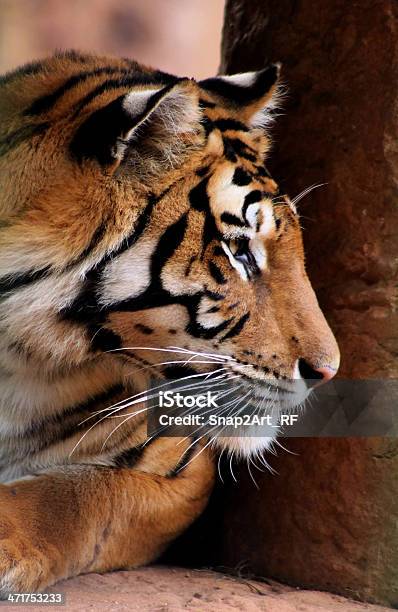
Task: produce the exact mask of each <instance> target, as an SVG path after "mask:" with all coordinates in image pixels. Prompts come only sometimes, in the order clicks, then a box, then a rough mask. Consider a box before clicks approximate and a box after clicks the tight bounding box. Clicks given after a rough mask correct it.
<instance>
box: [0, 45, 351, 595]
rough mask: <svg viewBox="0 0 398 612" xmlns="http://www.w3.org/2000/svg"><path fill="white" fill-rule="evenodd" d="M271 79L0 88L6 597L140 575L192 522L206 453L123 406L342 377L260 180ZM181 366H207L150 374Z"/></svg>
mask: <svg viewBox="0 0 398 612" xmlns="http://www.w3.org/2000/svg"><path fill="white" fill-rule="evenodd" d="M278 74H279V67H278V66H271V67H269V68H268V69H265V70H264V71H260V72H259V73H248V74H247V75H238V76H236V77H218V78H214V79H208V80H206V81H203V82H202V83H197V82H195V81H194V80H192V79H187V78H177V77H175V76H172V75H169V74H165V73H162V72H159V71H155V70H152V69H150V68H146V67H143V66H141V65H139V64H137V63H135V62H133V61H131V60H126V59H120V60H119V59H113V58H102V57H95V56H89V55H81V54H78V53H75V52H68V53H63V54H58V55H55V56H54V57H52V58H49V59H48V60H44V61H43V62H38V63H34V64H30V65H28V66H25V67H23V68H21V69H20V70H17V71H15V72H13V73H10V74H8V75H5V76H4V77H3V78H2V79H0V109H1V116H2V121H1V122H0V180H1V184H2V190H1V193H0V388H1V397H0V477H1V479H2V481H3V482H7V483H8V484H4V485H2V488H1V489H0V525H3V523H4V526H5V527H4V533H5V535H4V536H2V535H1V534H0V538H2V539H0V590H2V592H3V593H6V592H7V591H9V590H13V591H24V590H25V591H27V590H36V589H41V588H44V587H46V586H47V585H48V584H50V583H52V582H55V581H56V580H58V579H60V578H63V577H67V576H70V575H75V574H78V573H82V572H85V571H92V570H95V571H106V570H109V569H112V568H115V567H130V566H133V565H137V564H140V563H145V562H148V561H150V560H151V559H153V558H154V557H156V556H157V555H158V554H159V553H160V552H161V550H163V549H164V547H165V546H166V545H167V543H168V542H170V541H171V540H172V539H173V538H174V537H175V536H176V535H177V534H178V533H180V532H181V531H182V530H183V529H184V528H186V526H187V525H189V523H190V522H192V521H193V520H194V518H195V517H196V516H197V515H198V514H199V513H200V512H201V510H202V509H203V507H204V505H205V503H206V500H207V496H208V494H209V492H210V489H211V485H212V481H213V454H212V453H213V451H209V447H208V446H207V443H206V439H202V440H197V441H195V440H189V439H188V440H180V444H179V445H177V444H176V441H178V439H176V438H160V437H154V438H152V439H150V440H148V439H147V431H146V413H145V411H144V402H141V404H138V408H137V405H134V410H135V411H137V414H136V415H135V416H131V411H132V408H131V406H127V405H126V406H125V404H123V400H125V399H126V398H128V397H130V396H131V395H132V394H135V393H140V392H144V391H145V390H146V389H147V388H148V384H149V378H150V377H151V376H152V375H156V376H157V377H158V378H159V379H160V380H167V379H168V378H170V377H172V376H177V375H181V376H184V375H185V376H194V377H195V376H199V377H200V376H201V375H206V376H207V375H209V376H210V379H209V380H210V382H211V381H212V380H213V379H212V376H215V374H216V370H217V369H221V368H220V363H221V364H222V366H223V371H224V372H225V373H226V375H228V376H229V375H233V376H237V377H238V378H239V379H240V380H241V381H243V383H244V384H246V385H248V384H250V385H251V386H252V387H253V388H256V389H257V391H256V393H257V396H261V392H262V391H261V389H264V387H265V386H267V385H268V386H269V385H271V386H273V387H275V388H278V387H279V390H280V393H281V395H283V389H284V388H285V389H286V385H288V384H289V380H291V379H297V378H300V373H299V370H298V363H299V360H300V359H305V360H306V362H308V363H310V364H312V367H313V368H314V369H316V368H319V367H331V368H337V365H338V358H339V357H338V349H337V346H336V343H335V340H334V338H333V336H332V334H331V332H330V330H329V328H328V326H327V323H326V322H325V320H324V318H323V316H322V314H321V312H320V310H319V307H318V305H317V302H316V299H315V296H314V294H313V292H312V289H311V286H310V284H309V281H308V279H307V276H306V273H305V269H304V263H303V262H304V256H303V249H302V242H301V235H300V228H299V221H298V216H297V213H296V211H295V209H294V206H293V205H292V204H291V202H290V200H289V198H288V197H287V196H284V195H280V194H279V193H278V187H277V185H276V183H275V181H274V180H273V179H272V178H271V176H270V174H269V172H268V171H267V170H266V168H265V166H264V159H265V156H266V154H267V151H268V148H269V138H268V136H267V135H266V134H265V133H264V132H263V129H262V127H259V126H263V125H264V124H265V123H267V122H268V121H269V118H270V116H271V113H272V109H273V107H274V105H275V98H276V96H277V78H278ZM293 338H294V339H295V340H294V341H293V340H292V339H293ZM171 345H173V346H175V347H181V348H180V350H176V352H175V353H170V352H163V353H162V350H164V349H165V348H166V347H168V346H171ZM132 347H135V348H132ZM139 347H144V348H139ZM154 349H155V350H154ZM156 349H162V350H161V351H160V352H159V351H157V350H156ZM184 351H191V353H189V354H190V355H192V354H195V355H200V354H202V355H203V354H204V355H209V354H212V355H218V356H219V357H217V358H208V359H207V360H206V359H203V358H202V359H198V358H197V357H196V358H195V359H190V361H189V369H187V366H186V365H185V366H184V365H181V364H173V363H165V364H164V365H159V363H160V362H173V361H178V360H180V361H184V359H182V358H181V354H183V355H184V354H185V353H184ZM185 356H186V354H185ZM185 361H187V359H185ZM206 361H207V362H206ZM201 362H206V363H201ZM173 366H177V367H176V368H175V369H172V368H173ZM304 387H305V384H304ZM302 399H303V397H302V395H300V394H299V395H298V396H297V398H296V400H295V401H297V402H298V401H302ZM118 402H121V404H120V405H121V406H122V409H121V410H120V411H119V412H118V415H117V416H118V417H124V419H120V418H119V420H118V422H119V423H120V424H121V426H120V427H115V425H117V423H115V419H112V418H103V417H104V414H105V415H106V414H108V413H107V412H106V409H107V408H109V406H111V405H115V404H117V403H118ZM123 406H125V407H123ZM140 408H142V410H139V409H140ZM104 411H105V412H104ZM128 417H130V418H128ZM122 421H123V422H122ZM269 442H270V440H269V439H268V438H267V439H264V438H261V437H255V436H254V437H252V438H245V439H244V438H242V439H239V438H229V437H228V436H225V435H224V436H220V437H219V438H218V439H217V440H215V445H217V446H218V447H219V448H227V449H229V450H230V451H231V450H234V451H235V450H237V451H238V452H241V453H243V454H250V453H251V452H256V451H258V450H259V449H260V448H261V447H264V448H265V447H266V446H267V445H268V444H269ZM193 451H195V453H194V457H193ZM201 451H203V452H201ZM192 459H194V460H192ZM32 475H36V476H35V477H34V478H33V479H31V478H30V477H31V476H32ZM44 500H45V501H44ZM60 500H62V502H60ZM73 500H74V501H73ZM151 513H154V514H153V518H151V517H152V514H151ZM155 514H156V520H155ZM54 522H55V523H56V527H55V528H54V527H53V526H52V525H53V523H54ZM155 523H156V524H155ZM50 526H51V528H50ZM71 532H73V533H74V534H77V535H76V537H73V538H71V537H70V535H69V534H70V533H71ZM1 533H3V532H2V531H1ZM79 533H80V534H82V533H84V534H85V537H86V540H87V543H86V544H85V545H84V546H83V545H82V544H81V537H80V539H79V537H78V534H79ZM21 542H23V547H24V550H25V551H26V552H25V553H23V554H22V553H21V546H22V544H21ZM10 559H11V561H10Z"/></svg>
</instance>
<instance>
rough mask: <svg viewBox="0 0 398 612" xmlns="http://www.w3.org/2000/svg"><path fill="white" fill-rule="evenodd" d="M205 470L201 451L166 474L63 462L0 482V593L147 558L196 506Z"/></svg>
mask: <svg viewBox="0 0 398 612" xmlns="http://www.w3.org/2000/svg"><path fill="white" fill-rule="evenodd" d="M213 478H214V468H213V462H212V460H211V457H210V455H208V454H207V453H206V451H205V452H202V453H201V454H200V456H198V458H197V459H196V460H194V461H192V462H191V463H190V464H189V465H188V466H187V467H186V468H185V469H184V470H183V471H181V473H180V474H179V475H176V476H173V477H168V476H167V475H157V474H150V473H146V472H143V471H138V470H132V469H127V468H108V467H99V466H98V467H97V466H94V467H91V466H81V467H73V466H70V467H67V468H63V469H60V470H57V471H53V472H51V473H45V474H42V475H39V476H37V477H34V478H32V479H27V480H20V481H16V482H15V483H11V484H7V485H0V595H1V596H2V597H5V596H6V595H7V594H8V593H10V592H36V591H41V590H43V589H45V588H46V587H47V586H49V585H51V584H53V583H55V582H57V581H58V580H60V579H63V578H68V577H71V576H76V575H78V574H81V573H86V572H91V571H93V572H105V571H108V570H113V569H122V568H129V567H134V566H138V565H142V564H145V563H148V562H150V561H151V560H153V559H155V558H156V557H157V556H158V555H159V554H160V553H161V552H162V551H163V550H164V549H165V547H166V546H167V545H168V544H169V542H171V541H172V540H173V539H174V538H175V537H176V536H177V535H179V534H180V533H181V532H182V531H184V529H185V528H186V527H188V526H189V525H190V523H191V522H192V521H193V520H194V519H195V518H196V517H197V516H198V515H199V514H200V513H201V512H202V510H203V509H204V507H205V505H206V502H207V499H208V496H209V494H210V491H211V488H212V484H213Z"/></svg>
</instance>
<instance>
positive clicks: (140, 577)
mask: <svg viewBox="0 0 398 612" xmlns="http://www.w3.org/2000/svg"><path fill="white" fill-rule="evenodd" d="M52 590H53V591H55V592H62V593H64V594H65V599H66V606H65V609H66V610H67V611H68V612H86V611H87V612H88V611H89V610H98V611H101V612H111V611H116V610H126V611H134V610H139V611H140V612H161V611H164V612H180V611H181V612H182V611H183V610H198V612H199V611H200V612H207V611H212V612H228V611H229V610H230V611H231V612H232V611H233V610H245V611H247V612H257V611H262V610H263V611H264V612H265V611H266V612H299V611H300V612H316V611H324V612H386V611H387V608H381V607H379V606H371V605H367V604H359V603H357V602H354V601H350V600H347V599H343V598H342V597H337V596H335V595H330V594H327V593H320V592H316V591H299V590H297V589H292V588H289V587H285V586H282V585H280V584H277V583H272V584H265V583H263V582H258V581H257V582H256V581H254V580H241V579H239V578H232V577H229V576H225V575H223V574H219V573H217V572H211V571H202V570H189V571H188V570H185V569H180V568H173V569H171V568H166V567H147V568H142V569H138V570H134V571H131V572H113V573H112V574H103V575H100V574H88V575H86V576H80V577H79V578H75V579H73V580H68V581H66V582H60V583H59V584H58V585H57V586H56V587H55V588H54V589H52ZM1 607H2V609H9V610H11V609H15V607H12V608H11V606H7V604H5V605H4V606H1ZM24 610H32V611H33V610H35V611H36V612H40V611H42V610H43V611H44V610H48V606H47V607H42V606H38V605H36V606H24Z"/></svg>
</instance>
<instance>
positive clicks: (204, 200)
mask: <svg viewBox="0 0 398 612" xmlns="http://www.w3.org/2000/svg"><path fill="white" fill-rule="evenodd" d="M208 182H209V179H208V178H203V179H202V180H201V181H200V182H199V183H198V184H197V185H195V187H193V188H192V189H191V191H190V192H189V203H190V205H191V206H192V208H194V209H195V210H199V211H200V212H205V211H207V210H208V208H209V196H208V194H207V185H208Z"/></svg>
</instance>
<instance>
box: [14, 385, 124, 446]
mask: <svg viewBox="0 0 398 612" xmlns="http://www.w3.org/2000/svg"><path fill="white" fill-rule="evenodd" d="M124 390H125V389H124V386H123V385H122V384H117V385H113V386H112V387H110V388H109V389H107V390H106V391H103V392H102V393H99V394H98V395H94V396H93V397H91V398H89V399H87V400H86V401H85V402H82V403H80V404H76V405H74V406H70V407H68V408H65V409H64V410H63V411H62V412H60V413H58V414H56V415H51V416H48V417H45V418H44V419H42V420H41V421H36V422H35V423H34V424H33V425H32V426H31V428H30V429H28V430H25V431H23V432H22V433H21V437H23V439H24V440H29V438H32V444H33V445H34V450H35V452H38V451H41V450H43V449H45V448H48V447H49V446H51V445H52V444H54V443H58V442H61V441H64V440H67V439H68V438H70V437H71V436H73V435H75V434H76V433H77V432H82V431H84V429H86V428H89V427H91V425H93V424H94V423H95V422H96V420H99V419H100V418H102V417H103V414H102V413H101V414H99V415H97V417H96V418H93V419H90V421H87V423H84V424H83V425H81V426H79V424H80V423H81V421H82V420H84V419H85V418H87V417H89V416H91V415H92V414H93V411H94V410H97V409H98V408H99V407H101V406H102V405H104V404H108V403H111V402H112V403H115V399H116V398H118V397H119V396H120V395H121V394H122V393H123V391H124Z"/></svg>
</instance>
